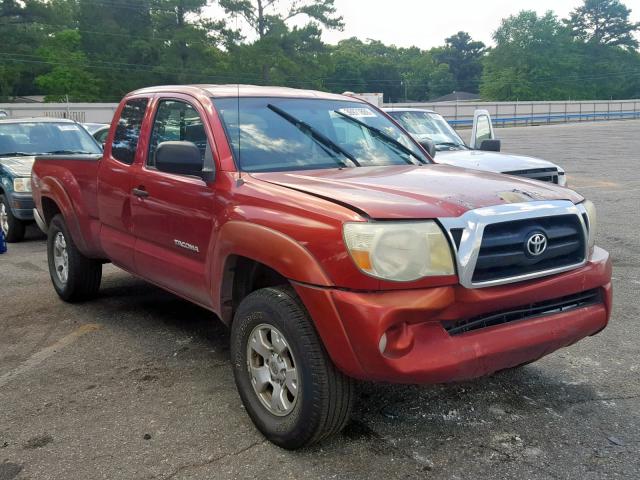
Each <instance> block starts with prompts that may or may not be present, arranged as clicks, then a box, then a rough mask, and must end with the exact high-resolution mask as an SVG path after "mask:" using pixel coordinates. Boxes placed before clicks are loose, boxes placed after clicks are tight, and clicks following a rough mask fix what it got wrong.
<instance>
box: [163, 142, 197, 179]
mask: <svg viewBox="0 0 640 480" xmlns="http://www.w3.org/2000/svg"><path fill="white" fill-rule="evenodd" d="M203 167H204V162H203V160H202V155H201V153H200V149H199V148H198V147H197V146H196V144H195V143H192V142H162V143H161V144H160V145H158V149H157V150H156V168H157V169H158V170H160V171H161V172H167V173H176V174H178V175H195V176H201V175H202V170H203Z"/></svg>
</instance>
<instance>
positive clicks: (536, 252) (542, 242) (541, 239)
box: [527, 233, 548, 257]
mask: <svg viewBox="0 0 640 480" xmlns="http://www.w3.org/2000/svg"><path fill="white" fill-rule="evenodd" d="M547 244H548V241H547V236H546V235H545V234H544V233H534V234H533V235H531V236H530V237H529V239H528V240H527V252H529V255H532V256H534V257H539V256H540V255H542V254H543V253H544V252H545V251H546V250H547Z"/></svg>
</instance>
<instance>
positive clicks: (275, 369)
mask: <svg viewBox="0 0 640 480" xmlns="http://www.w3.org/2000/svg"><path fill="white" fill-rule="evenodd" d="M231 358H232V361H233V373H234V376H235V381H236V385H237V387H238V391H239V393H240V397H241V398H242V402H243V404H244V406H245V408H246V409H247V412H248V413H249V416H250V417H251V419H252V420H253V422H254V423H255V425H256V427H258V429H259V430H260V431H261V432H262V433H263V434H264V435H265V437H267V439H269V440H270V441H271V442H273V443H275V444H276V445H279V446H281V447H283V448H287V449H296V448H301V447H304V446H307V445H311V444H313V443H315V442H318V441H320V440H322V439H323V438H325V437H327V436H329V435H331V434H334V433H337V432H339V431H340V430H342V428H343V427H344V426H345V425H346V423H347V421H348V420H349V416H350V414H351V409H352V406H353V402H354V385H353V381H352V380H351V379H349V378H348V377H346V376H345V375H343V374H342V373H340V372H339V371H338V370H337V369H336V367H335V366H334V365H333V363H332V362H331V359H330V358H329V356H328V355H327V352H326V351H325V349H324V346H323V345H322V342H321V340H320V338H319V337H318V334H317V333H316V331H315V328H314V326H313V324H312V321H311V319H310V317H309V314H308V313H307V311H306V309H305V308H304V305H302V302H301V301H300V299H299V298H298V297H297V295H296V294H295V292H294V291H293V289H292V288H291V287H273V288H271V287H270V288H264V289H261V290H258V291H255V292H253V293H252V294H250V295H249V296H247V297H246V298H245V299H244V300H243V301H242V302H241V304H240V306H239V308H238V311H237V313H236V315H235V318H234V320H233V324H232V327H231Z"/></svg>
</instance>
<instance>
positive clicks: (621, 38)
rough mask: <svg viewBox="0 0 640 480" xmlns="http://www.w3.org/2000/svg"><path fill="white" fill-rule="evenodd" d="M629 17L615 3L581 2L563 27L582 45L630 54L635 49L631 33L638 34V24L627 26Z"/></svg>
mask: <svg viewBox="0 0 640 480" xmlns="http://www.w3.org/2000/svg"><path fill="white" fill-rule="evenodd" d="M630 13H631V10H630V9H628V8H627V7H626V6H624V4H623V3H622V2H620V1H619V0H584V4H583V5H582V6H580V7H578V8H576V9H575V10H574V11H573V12H571V16H570V17H569V18H568V19H566V20H564V23H565V25H567V27H568V28H569V29H570V31H571V33H572V35H573V36H574V37H575V38H577V39H580V40H582V41H585V42H593V43H596V44H599V45H610V46H619V47H623V48H627V49H630V50H633V49H636V48H638V41H637V40H636V39H635V38H634V36H633V33H634V32H636V31H638V30H640V22H638V23H634V22H631V21H630V20H629V14H630Z"/></svg>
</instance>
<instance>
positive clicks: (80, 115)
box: [0, 99, 640, 128]
mask: <svg viewBox="0 0 640 480" xmlns="http://www.w3.org/2000/svg"><path fill="white" fill-rule="evenodd" d="M117 106H118V104H116V103H69V104H66V103H0V116H2V112H5V113H6V114H7V116H9V117H14V118H24V117H54V118H71V119H73V120H76V121H78V122H80V123H89V122H95V123H111V119H112V118H113V114H114V112H115V110H116V108H117ZM385 106H387V107H415V108H427V109H430V110H435V111H436V112H438V113H440V114H441V115H442V116H444V117H445V118H446V119H447V120H448V121H449V122H450V123H451V124H452V125H454V126H456V127H463V128H464V127H467V126H471V124H472V123H473V112H474V111H475V110H477V109H479V108H482V109H485V110H488V111H489V113H490V114H491V116H492V117H493V121H494V124H495V125H496V126H501V127H509V126H514V125H540V124H546V123H561V122H562V123H564V122H586V121H594V120H620V119H628V118H640V99H638V100H615V101H608V100H596V101H579V102H576V101H566V102H563V101H560V102H441V103H396V104H388V105H385Z"/></svg>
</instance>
